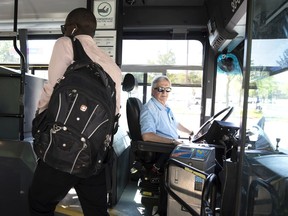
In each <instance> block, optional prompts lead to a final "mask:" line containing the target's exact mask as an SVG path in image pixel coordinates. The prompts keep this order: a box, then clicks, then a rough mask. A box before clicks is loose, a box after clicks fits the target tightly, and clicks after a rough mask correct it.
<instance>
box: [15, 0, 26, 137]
mask: <svg viewBox="0 0 288 216" xmlns="http://www.w3.org/2000/svg"><path fill="white" fill-rule="evenodd" d="M17 24H18V0H15V1H14V25H13V31H14V32H15V33H17V31H18V30H17ZM13 46H14V49H15V51H16V52H17V53H18V54H19V56H20V59H21V62H20V63H21V78H20V98H19V101H20V105H19V114H20V121H19V137H20V140H23V139H24V89H25V73H26V69H27V67H26V59H25V56H24V55H23V53H22V52H21V51H20V50H19V49H18V47H17V34H16V36H14V37H13Z"/></svg>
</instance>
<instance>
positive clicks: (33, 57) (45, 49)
mask: <svg viewBox="0 0 288 216" xmlns="http://www.w3.org/2000/svg"><path fill="white" fill-rule="evenodd" d="M54 43H55V40H45V41H44V40H29V41H28V55H29V64H49V61H50V57H51V55H52V50H53V46H54Z"/></svg>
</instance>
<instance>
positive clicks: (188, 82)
mask: <svg viewBox="0 0 288 216" xmlns="http://www.w3.org/2000/svg"><path fill="white" fill-rule="evenodd" d="M202 55H203V46H202V43H201V42H199V41H195V40H188V41H187V40H177V41H173V40H124V41H123V55H122V61H123V64H122V71H123V73H124V74H125V73H126V72H128V71H129V73H132V74H133V75H134V77H136V79H137V81H138V88H137V89H136V90H133V91H132V92H131V94H130V95H129V94H126V96H127V97H128V96H136V97H138V98H139V99H140V100H141V101H142V102H145V101H146V102H147V101H148V100H149V99H150V98H151V82H152V80H153V78H154V77H155V76H157V75H160V74H165V75H167V76H168V77H169V79H170V80H171V82H172V91H171V93H170V96H169V99H168V101H167V103H168V104H169V106H170V107H171V108H172V110H173V113H174V115H175V117H176V118H177V120H178V121H179V122H181V123H182V124H183V125H184V126H186V127H187V128H190V129H193V130H194V131H196V130H197V129H198V128H199V127H200V111H201V99H202V97H201V94H202V75H203V68H202V57H203V56H202ZM126 96H123V97H121V98H122V113H124V110H123V109H126V108H124V107H125V106H126V100H127V97H126ZM122 116H123V115H122ZM179 135H180V136H182V134H181V133H180V132H179ZM186 137H187V135H186Z"/></svg>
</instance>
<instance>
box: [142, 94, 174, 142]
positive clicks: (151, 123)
mask: <svg viewBox="0 0 288 216" xmlns="http://www.w3.org/2000/svg"><path fill="white" fill-rule="evenodd" d="M177 125H178V122H177V121H176V120H175V118H174V115H173V113H172V111H171V110H170V108H169V107H167V106H163V105H162V104H161V103H160V102H159V101H157V100H156V99H155V98H154V97H152V98H151V99H150V100H149V101H148V102H147V103H146V104H144V106H143V108H142V110H141V114H140V126H141V134H145V133H151V132H152V133H156V134H157V135H159V136H162V137H166V138H171V139H178V134H177Z"/></svg>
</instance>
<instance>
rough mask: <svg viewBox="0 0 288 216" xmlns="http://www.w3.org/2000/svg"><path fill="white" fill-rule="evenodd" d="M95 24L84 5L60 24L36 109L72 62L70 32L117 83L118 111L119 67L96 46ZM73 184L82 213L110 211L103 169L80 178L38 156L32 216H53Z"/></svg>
mask: <svg viewBox="0 0 288 216" xmlns="http://www.w3.org/2000/svg"><path fill="white" fill-rule="evenodd" d="M96 25H97V23H96V18H95V16H94V14H93V13H92V12H91V11H89V10H87V9H85V8H77V9H74V10H72V11H71V12H70V13H69V14H68V16H67V18H66V21H65V25H63V26H61V29H62V32H63V34H64V37H61V38H59V39H58V40H57V41H56V43H55V45H54V48H53V52H52V56H51V59H50V63H49V69H48V82H47V83H46V84H45V85H44V88H43V91H42V94H41V98H40V101H39V103H38V111H39V112H42V111H43V110H45V109H46V108H47V106H48V103H49V100H50V96H51V94H52V92H53V87H54V85H55V83H56V82H57V80H58V79H59V78H61V77H62V76H63V74H64V72H65V71H66V69H67V67H68V66H69V65H70V64H71V63H72V62H73V57H74V55H73V47H72V42H71V39H70V38H69V36H75V37H76V38H77V39H78V40H79V41H80V42H81V44H82V46H83V48H84V50H85V52H86V53H87V55H88V56H89V57H90V58H91V59H92V60H93V61H94V62H97V63H98V64H100V65H101V66H102V67H103V69H104V70H105V71H106V72H107V73H108V74H109V75H110V76H111V78H112V79H113V80H114V82H115V83H116V113H119V110H120V90H121V71H120V69H119V67H118V66H117V65H116V64H115V62H114V61H113V60H112V59H111V58H110V57H109V56H108V55H107V54H106V53H105V52H103V51H102V50H101V49H100V48H99V47H97V45H96V43H95V41H94V39H93V37H94V34H95V30H96ZM73 187H74V188H75V190H76V192H77V195H78V198H79V201H80V203H81V207H82V210H83V213H84V215H85V216H96V215H97V216H98V215H99V216H105V215H109V214H108V212H107V190H106V178H105V171H102V172H100V173H99V174H98V175H93V176H91V177H88V178H79V177H76V176H74V175H71V174H68V173H65V172H62V171H59V170H56V169H54V168H53V167H50V166H48V165H47V164H45V163H44V162H43V161H41V160H39V161H38V164H37V168H36V170H35V173H34V178H33V182H32V185H31V188H30V191H29V202H30V210H31V216H53V215H54V211H55V208H56V206H57V204H58V203H59V202H60V201H61V200H62V199H63V198H64V197H65V196H66V194H67V193H68V191H69V190H70V189H71V188H73Z"/></svg>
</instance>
